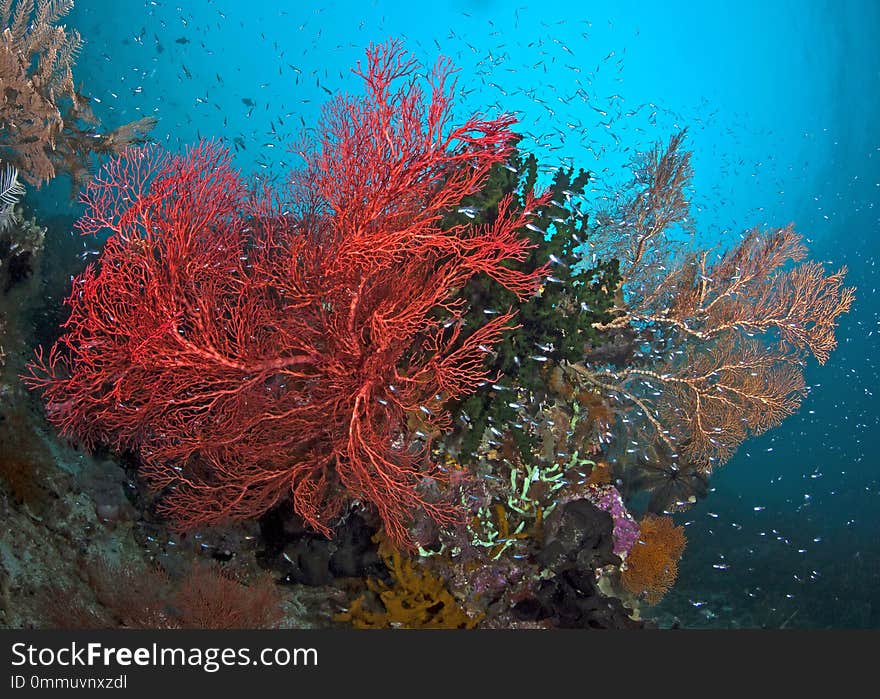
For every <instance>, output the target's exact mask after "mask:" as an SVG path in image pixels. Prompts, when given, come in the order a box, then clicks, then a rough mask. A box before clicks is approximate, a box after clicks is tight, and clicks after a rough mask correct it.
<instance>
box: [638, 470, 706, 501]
mask: <svg viewBox="0 0 880 699" xmlns="http://www.w3.org/2000/svg"><path fill="white" fill-rule="evenodd" d="M635 479H636V481H637V482H636V483H635V484H634V485H635V487H636V489H637V490H643V491H647V492H649V493H650V494H651V499H650V501H649V502H648V511H649V512H654V513H658V514H662V513H664V512H681V511H682V510H686V509H687V508H689V507H690V506H691V505H693V504H694V503H695V502H697V500H701V499H702V498H704V497H706V494H707V492H708V490H709V478H708V476H707V474H706V472H705V471H703V470H702V469H700V468H699V467H698V466H697V465H696V464H694V463H692V462H688V461H683V460H680V459H679V460H669V459H663V458H656V459H654V458H652V459H647V460H644V461H642V462H641V463H640V464H639V466H638V468H637V470H636V475H635Z"/></svg>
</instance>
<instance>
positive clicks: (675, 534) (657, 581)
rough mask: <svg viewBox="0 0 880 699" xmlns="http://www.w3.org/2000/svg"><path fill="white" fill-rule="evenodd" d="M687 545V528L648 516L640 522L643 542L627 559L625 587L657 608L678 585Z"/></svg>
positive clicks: (663, 518)
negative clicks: (676, 584) (671, 589)
mask: <svg viewBox="0 0 880 699" xmlns="http://www.w3.org/2000/svg"><path fill="white" fill-rule="evenodd" d="M686 543H687V539H686V538H685V535H684V527H677V526H675V523H674V522H673V521H672V518H671V517H658V516H657V515H651V514H649V515H645V517H644V518H642V520H641V521H640V522H639V538H638V540H637V541H636V543H635V545H634V546H633V547H632V550H631V551H630V552H629V555H628V556H627V557H626V567H625V568H624V569H623V572H622V574H621V577H620V581H621V583H622V584H623V586H624V587H625V588H626V589H627V590H629V591H630V592H632V593H633V594H634V595H637V596H644V598H645V601H646V602H648V604H657V602H659V601H660V600H661V599H663V596H664V595H665V594H666V593H667V592H668V591H669V588H671V587H672V585H673V583H674V582H675V578H676V577H677V575H678V561H679V559H680V558H681V554H682V553H683V552H684V547H685V544H686Z"/></svg>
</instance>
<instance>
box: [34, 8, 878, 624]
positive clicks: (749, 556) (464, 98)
mask: <svg viewBox="0 0 880 699" xmlns="http://www.w3.org/2000/svg"><path fill="white" fill-rule="evenodd" d="M64 23H65V24H67V25H68V26H71V27H75V28H77V29H78V30H79V31H80V32H81V34H82V35H83V37H84V38H85V45H84V47H83V49H82V51H81V54H80V56H79V58H78V60H77V71H76V77H77V80H78V81H81V82H82V83H83V84H84V85H85V86H86V88H87V92H88V94H89V95H90V96H91V97H92V98H93V105H92V106H93V108H94V110H95V112H96V114H97V115H98V116H99V117H100V118H101V119H102V121H103V123H104V124H106V125H108V126H115V125H117V124H121V123H123V122H128V121H132V120H134V119H137V118H139V117H142V116H155V117H158V119H159V122H158V125H157V126H156V128H155V129H154V130H153V132H152V134H151V135H152V137H153V138H154V139H156V140H157V141H159V142H160V143H163V144H165V145H166V146H167V147H168V148H169V149H171V150H174V151H177V150H181V149H182V148H183V147H184V146H185V145H186V144H190V143H193V142H195V141H197V140H198V139H199V138H201V137H207V138H218V139H223V140H224V142H225V143H226V144H227V145H228V146H229V147H230V148H232V149H233V150H234V154H235V165H236V166H237V167H239V168H241V169H242V170H243V171H244V172H246V173H254V174H257V175H259V176H263V177H266V178H267V179H270V180H272V179H273V178H275V177H277V176H278V175H279V174H280V173H282V172H283V170H284V168H285V167H286V166H290V165H291V164H292V163H293V162H294V160H295V156H293V155H292V154H290V153H289V152H288V150H287V146H288V144H289V143H290V142H292V141H293V140H294V139H295V138H296V136H297V134H298V133H299V132H300V131H301V130H302V128H303V127H304V126H308V125H311V124H314V123H315V122H316V120H317V118H318V116H319V109H320V106H321V105H322V104H323V103H324V102H325V101H326V100H327V99H328V98H329V97H330V95H331V94H335V93H336V92H337V91H355V92H357V91H358V90H359V89H360V87H359V85H358V79H357V78H356V77H355V76H353V75H352V74H351V70H350V68H351V66H353V65H355V64H356V62H357V61H358V60H362V57H363V51H364V48H365V47H366V46H367V45H368V44H369V43H370V42H378V41H384V40H385V39H387V38H389V37H400V38H402V39H403V40H404V45H405V47H406V49H407V50H410V51H413V52H415V54H416V55H417V56H418V58H419V60H420V61H422V62H423V63H424V64H426V65H430V64H431V63H432V62H433V60H434V59H435V57H436V56H438V55H440V54H442V55H446V56H449V57H450V58H452V60H453V62H454V64H455V65H456V67H457V68H458V69H459V73H458V85H457V89H458V91H459V94H460V95H461V98H460V101H459V102H458V103H457V105H456V109H457V110H460V111H461V113H468V112H470V111H473V110H479V111H484V112H487V113H488V114H490V115H496V114H497V113H499V112H501V111H516V112H517V116H518V118H519V120H520V124H519V125H518V127H517V128H518V129H522V130H523V131H524V132H525V133H526V135H527V137H528V139H529V142H528V147H529V148H530V150H532V151H534V152H536V153H537V154H539V156H543V157H542V162H545V163H547V164H551V165H553V164H559V163H566V162H568V160H561V158H563V157H564V158H567V159H571V161H572V162H573V164H574V165H576V166H579V167H585V168H590V169H591V170H592V171H593V174H594V175H595V176H596V177H597V179H596V180H595V182H594V183H593V187H594V190H593V195H594V196H595V197H596V198H597V199H601V197H602V195H603V192H607V191H611V190H613V188H614V187H615V185H619V184H620V182H622V181H624V180H625V179H626V177H627V174H626V172H624V165H625V163H626V162H628V160H629V159H630V157H631V155H632V153H633V152H634V151H635V150H636V149H645V148H647V147H649V146H650V144H652V143H653V142H655V141H658V140H665V139H667V138H668V137H669V136H670V135H671V134H672V133H674V132H676V131H678V130H680V129H682V128H687V129H688V148H690V149H692V150H693V153H694V155H693V160H692V163H693V167H694V171H695V176H694V180H693V188H694V192H695V195H694V206H693V209H692V211H693V213H694V219H695V220H694V222H695V224H696V228H697V230H698V232H699V235H700V238H701V242H702V243H705V244H708V245H709V246H712V245H716V244H717V245H721V246H724V245H725V244H726V242H725V241H729V240H730V239H731V237H732V236H735V235H736V234H738V233H740V232H741V231H743V230H745V229H747V228H750V227H752V226H755V225H767V226H771V225H773V226H782V225H785V224H787V223H789V222H794V223H795V225H796V229H797V230H798V231H799V232H801V233H802V234H803V235H804V236H805V237H806V239H807V242H808V243H809V246H810V251H811V255H812V256H813V257H814V258H815V259H818V260H821V261H824V262H827V263H828V264H829V265H830V266H831V267H833V268H837V267H839V266H841V265H846V266H847V267H848V268H849V275H848V277H847V284H849V285H853V286H856V287H857V289H858V296H857V300H856V303H855V304H854V306H853V308H852V310H851V312H850V313H849V314H847V315H845V316H843V317H842V319H841V322H840V327H839V330H838V339H839V347H838V349H837V350H836V351H835V352H834V353H833V355H832V357H831V359H830V360H829V362H828V363H827V364H826V365H825V366H823V367H818V366H816V365H815V364H810V365H808V366H807V367H806V369H805V373H806V379H807V383H808V385H809V386H810V393H809V396H808V397H807V399H806V400H805V401H804V403H803V406H802V408H801V410H800V411H799V412H798V413H797V414H796V415H794V416H792V417H790V418H788V419H787V420H785V421H784V422H783V423H782V425H781V426H780V427H777V428H775V429H773V430H771V431H770V432H768V433H767V434H765V435H763V436H761V437H757V438H751V439H749V440H748V441H747V442H746V443H745V444H743V446H742V447H741V448H740V450H739V451H738V453H737V454H736V455H735V456H734V458H733V459H731V461H730V462H729V463H727V464H726V465H725V466H723V467H721V468H719V469H718V470H717V471H716V472H715V473H714V474H713V477H712V480H711V488H712V491H711V492H710V494H709V496H708V497H707V498H706V499H704V500H702V501H701V502H699V503H698V504H697V505H696V506H694V507H693V508H692V509H690V510H689V511H687V512H685V513H681V514H678V515H676V516H675V519H676V522H677V523H679V524H684V525H686V531H687V539H688V546H687V549H686V551H685V554H684V557H683V559H682V561H681V563H680V566H679V574H678V580H677V583H676V585H675V587H674V588H673V589H672V590H671V591H670V593H669V594H668V595H667V596H666V598H665V599H664V600H663V601H662V602H661V603H660V605H658V606H657V607H656V608H655V609H654V610H653V611H652V615H653V616H654V617H656V618H657V620H658V621H659V623H660V624H661V625H664V626H670V625H673V624H676V623H677V624H680V625H682V626H685V627H701V628H702V627H708V628H731V627H734V628H735V627H743V626H748V627H754V626H763V627H772V628H775V627H781V626H785V627H831V626H835V627H839V626H845V627H878V626H880V517H878V514H880V506H878V497H880V475H878V474H880V470H878V465H880V457H878V454H877V449H876V445H877V444H878V442H880V428H878V418H880V413H878V405H877V399H876V397H875V395H874V392H875V391H876V390H877V384H878V378H880V372H878V366H877V349H878V345H877V340H878V337H877V332H878V330H880V328H878V307H880V301H878V300H877V297H876V288H877V272H876V267H875V251H876V250H877V235H878V219H880V208H878V204H880V135H878V130H877V126H876V125H877V124H878V123H880V50H878V48H877V47H878V39H880V3H877V2H871V1H864V2H768V1H766V0H765V1H760V2H750V1H740V2H717V3H715V2H707V3H703V4H697V5H695V4H693V3H689V2H671V1H670V2H658V3H643V2H602V3H598V2H586V3H572V4H570V5H566V4H549V3H533V2H452V3H447V2H435V3H433V4H431V5H429V6H426V7H417V6H416V4H415V3H408V2H405V3H397V2H320V3H313V2H268V1H264V0H252V1H251V2H248V3H238V2H226V1H223V0H217V1H216V2H211V1H208V0H205V1H203V2H189V3H173V2H164V1H158V0H157V1H149V0H148V1H146V2H141V1H139V0H79V1H78V2H77V4H76V7H75V8H74V10H73V12H72V13H71V14H70V15H69V16H68V17H67V18H66V19H65V21H64ZM62 179H63V178H62ZM29 201H31V202H32V203H34V204H35V205H36V206H37V207H38V210H39V211H40V212H41V214H42V215H43V216H46V217H51V216H52V215H55V214H59V215H65V214H69V213H71V209H70V206H71V205H70V202H69V184H68V183H66V182H53V183H52V184H51V185H50V186H48V187H45V188H44V189H43V190H41V191H40V192H39V193H37V194H35V195H30V194H29ZM67 242H68V244H71V242H72V244H74V245H84V243H81V242H79V241H78V240H75V236H74V234H72V233H71V238H70V240H69V241H67ZM61 244H62V242H61V241H57V240H56V241H53V240H52V239H50V238H48V237H47V249H48V248H51V247H52V246H53V245H61Z"/></svg>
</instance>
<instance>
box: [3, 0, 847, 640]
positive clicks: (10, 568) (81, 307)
mask: <svg viewBox="0 0 880 699" xmlns="http://www.w3.org/2000/svg"><path fill="white" fill-rule="evenodd" d="M69 6H70V3H69V2H57V3H49V2H44V1H42V0H37V2H36V3H34V2H25V1H24V0H19V1H18V2H17V3H16V2H7V3H6V4H5V5H4V6H3V7H5V8H6V9H5V10H4V11H3V12H5V14H4V16H3V17H2V19H4V20H5V21H6V23H7V24H8V25H9V26H8V28H7V29H6V30H5V32H4V34H3V39H2V40H3V42H5V43H4V44H3V51H5V53H0V82H2V84H3V85H4V86H6V88H5V89H6V91H7V96H8V98H9V99H8V100H7V103H6V104H5V105H3V108H4V109H6V110H7V112H6V113H4V112H3V111H2V110H0V124H3V126H2V127H0V128H2V130H3V131H4V133H5V132H7V131H8V132H9V134H10V137H9V138H8V139H6V141H4V143H8V145H4V146H3V148H4V149H5V150H2V151H0V155H2V157H3V158H4V160H8V161H9V163H10V164H11V165H12V166H17V167H19V168H20V171H21V176H22V178H23V179H24V180H25V181H27V182H30V183H39V182H42V181H45V180H46V179H49V178H50V177H52V176H54V174H55V172H56V169H63V170H65V171H67V172H69V173H71V174H72V175H73V177H74V181H75V182H77V181H79V179H80V178H81V177H84V176H85V175H86V173H87V163H88V161H89V159H90V158H91V156H92V155H94V154H106V153H109V154H114V153H117V152H118V151H119V150H120V149H121V148H123V147H124V146H125V145H126V144H127V143H129V142H131V141H138V140H140V139H142V138H143V137H144V136H145V130H148V128H149V127H150V126H151V124H150V123H142V122H135V123H134V124H130V125H127V126H126V127H122V130H118V131H117V132H112V133H110V134H104V135H100V134H96V133H94V132H91V131H89V130H88V129H87V128H86V127H85V126H84V124H85V123H86V122H87V120H88V118H89V113H88V107H87V100H86V99H85V98H84V97H82V95H80V94H79V93H77V92H76V91H74V90H73V84H72V75H71V70H72V66H73V59H74V56H75V52H76V46H77V45H78V43H79V36H78V35H77V34H76V33H75V32H68V31H67V30H65V29H64V28H62V27H58V26H56V25H57V21H58V19H59V18H60V17H62V16H63V14H64V12H66V11H67V10H68V9H69ZM13 8H14V9H13ZM420 69H421V68H420V66H419V65H418V63H417V62H416V61H415V59H414V58H412V57H411V56H409V55H408V54H406V53H405V52H404V51H403V49H402V48H401V45H400V43H399V42H396V41H391V42H389V43H386V44H383V45H379V46H371V47H370V48H369V49H368V51H367V58H366V63H365V65H363V66H361V65H359V66H358V68H357V69H356V71H355V72H356V73H357V75H359V76H360V78H361V79H362V81H363V86H364V89H365V94H364V95H363V96H361V97H353V96H339V97H337V98H335V99H334V100H332V101H331V102H330V103H329V104H328V105H327V107H326V108H325V110H324V112H323V115H322V119H321V121H320V123H319V125H318V129H317V130H316V131H315V132H314V134H316V135H314V134H313V137H312V138H311V139H309V138H306V139H304V140H303V142H302V144H301V145H300V146H299V153H300V155H301V156H302V158H303V160H304V165H303V166H302V168H301V169H299V170H296V171H294V172H292V173H290V177H289V181H288V186H287V188H286V189H284V190H283V194H279V193H278V192H276V191H274V190H272V189H270V188H269V187H267V186H266V185H265V184H264V183H260V184H255V185H251V184H249V182H248V181H247V180H246V179H245V177H244V176H242V175H241V174H240V173H239V172H237V171H236V170H235V169H233V167H232V165H231V157H230V154H229V152H228V151H227V150H225V149H224V148H222V147H220V146H219V145H217V144H215V143H213V142H209V141H203V142H201V143H200V144H199V145H197V146H196V147H194V148H191V149H190V150H188V151H187V152H186V153H184V154H182V155H174V154H170V153H167V152H165V151H164V150H162V149H161V148H158V147H156V146H149V147H140V148H127V149H125V150H124V152H123V153H122V155H121V156H120V157H112V158H111V159H110V161H109V162H108V163H107V164H106V166H105V167H104V168H103V169H102V170H101V171H100V172H99V173H98V174H97V175H96V176H94V177H92V178H91V179H90V182H89V183H88V185H87V186H86V189H85V192H84V195H83V203H84V204H85V213H84V214H83V215H82V216H81V217H80V218H79V220H78V222H77V224H76V230H77V231H78V232H79V233H84V234H88V235H89V236H90V237H91V239H92V240H93V241H94V240H98V239H99V238H102V237H103V236H104V235H105V234H109V238H108V239H107V242H106V244H104V246H103V248H102V249H101V250H100V254H99V255H98V256H97V257H96V259H95V261H94V262H93V263H92V264H90V265H88V266H87V267H86V268H85V270H84V271H82V272H81V273H79V274H75V276H74V277H73V281H72V284H73V287H72V289H71V291H70V294H69V296H68V300H67V307H68V308H69V311H70V316H69V318H67V319H66V320H65V321H64V322H63V328H62V331H61V335H60V337H58V336H57V334H53V333H54V332H55V331H54V330H52V331H51V332H50V331H47V334H46V335H44V336H42V337H46V338H48V339H47V344H49V343H52V346H51V349H49V350H43V349H39V350H38V351H37V354H36V357H35V358H34V359H33V360H32V361H31V362H30V364H28V365H27V367H23V366H22V365H21V362H22V361H23V360H22V357H23V356H24V354H25V353H24V351H18V350H19V349H20V348H22V347H24V346H27V345H29V343H30V334H29V333H30V330H28V331H26V330H25V325H24V323H22V317H15V318H12V317H10V318H9V321H10V322H9V323H8V327H7V335H6V338H5V339H4V340H3V344H5V345H6V346H7V349H9V348H10V347H12V348H13V349H14V351H12V352H10V358H9V363H8V365H7V366H6V367H5V368H4V375H3V376H4V383H3V394H2V397H3V399H4V401H6V402H8V403H10V404H12V403H17V402H18V401H19V400H20V398H21V396H20V394H21V392H22V388H21V385H20V384H18V383H16V381H17V379H16V378H15V374H18V373H19V372H20V373H22V375H23V376H22V378H23V379H24V382H25V383H26V385H27V386H28V387H29V388H31V389H38V390H39V391H40V392H41V393H42V396H43V399H44V404H45V417H46V418H47V419H48V421H49V423H51V425H53V426H54V427H56V428H58V430H59V431H60V433H61V435H62V436H63V437H65V438H68V439H71V440H74V443H73V444H62V443H60V442H59V441H57V440H56V439H54V438H53V436H52V435H51V434H50V432H49V430H48V428H47V427H46V426H45V425H44V424H43V423H42V422H41V421H40V418H39V417H38V416H37V415H35V414H34V413H33V412H32V411H29V410H19V411H18V412H16V411H14V410H11V409H8V406H7V405H5V403H0V407H2V408H3V410H2V413H0V415H2V417H3V422H2V424H0V496H2V497H0V506H2V507H3V514H4V527H3V530H2V532H0V601H2V602H3V603H4V604H3V605H0V608H3V609H4V610H5V611H4V613H3V617H2V618H0V622H2V623H3V624H6V625H15V626H47V625H49V626H68V627H70V626H72V627H80V626H85V627H90V628H118V627H126V628H257V627H259V628H267V627H291V626H321V625H323V626H326V625H330V624H331V623H336V624H348V625H352V626H356V627H361V628H475V627H482V628H550V627H554V628H597V629H599V628H601V629H623V628H643V627H645V626H647V625H650V623H649V622H646V621H645V620H643V619H642V612H643V610H642V606H643V605H654V604H656V603H657V602H658V601H660V599H661V598H662V597H663V596H664V595H665V594H666V593H667V592H668V591H669V590H670V589H671V587H672V585H673V583H674V582H675V579H676V576H677V573H678V562H679V560H680V558H681V557H682V555H683V552H684V548H685V543H686V539H685V535H684V529H683V527H681V526H677V525H676V523H675V520H673V519H672V517H671V516H670V515H671V514H672V513H675V512H678V511H681V510H684V509H686V508H687V507H689V506H691V505H693V504H694V503H695V502H696V501H697V500H699V499H701V498H703V497H705V496H706V495H707V493H708V491H709V487H708V483H709V477H710V475H711V473H712V471H713V469H714V468H715V467H716V466H719V465H720V464H723V463H724V462H726V461H727V460H728V459H729V458H730V456H731V455H732V454H733V453H734V451H735V450H736V449H737V448H738V447H739V445H740V444H741V443H742V442H743V441H744V440H746V439H747V438H748V437H750V436H751V435H755V434H760V433H762V432H764V431H766V430H768V429H770V428H772V427H774V426H775V425H777V424H779V423H780V422H781V421H782V420H783V419H785V418H786V417H787V416H789V415H790V414H792V413H793V412H794V411H796V410H797V409H798V407H799V406H800V404H801V401H802V400H803V399H804V397H805V395H806V386H805V382H804V378H803V373H802V364H803V363H804V362H806V361H807V359H808V358H809V357H810V356H812V357H815V359H816V360H817V361H818V362H819V363H824V362H825V361H826V360H827V359H828V358H829V356H830V353H831V352H832V351H833V349H834V348H835V346H836V338H835V331H836V325H837V322H838V319H839V318H840V316H841V314H843V313H845V312H847V311H848V310H849V308H850V306H851V304H852V303H853V300H854V291H853V290H852V289H850V288H847V287H845V286H844V276H845V270H843V269H842V270H839V271H837V272H831V273H829V272H827V271H826V270H825V269H824V268H823V266H822V265H820V264H818V263H815V262H809V261H805V258H806V255H807V251H806V248H805V246H804V244H803V241H802V238H801V237H800V236H799V235H798V234H797V233H795V231H794V229H793V227H791V226H788V227H784V228H777V229H772V230H767V231H760V230H753V231H750V232H747V233H745V234H744V235H743V237H742V239H740V240H738V241H736V242H735V243H734V244H732V245H730V246H728V247H727V248H725V249H722V250H720V251H718V252H715V251H706V250H697V251H693V250H691V249H690V248H689V235H690V233H691V225H692V224H691V220H690V214H689V212H690V201H689V198H690V197H689V187H690V180H691V177H692V171H691V164H690V153H689V152H688V151H687V150H686V149H685V134H684V132H682V133H679V134H676V135H674V136H673V137H672V138H671V139H670V141H669V142H668V144H666V145H663V144H658V145H656V146H655V147H653V148H652V149H651V150H650V151H649V152H648V153H646V154H645V155H644V156H643V157H641V158H640V159H638V160H636V161H635V162H634V163H633V168H634V176H635V177H634V181H633V182H632V183H631V184H630V185H629V186H627V187H625V188H624V189H623V190H622V191H621V192H620V193H619V196H618V197H617V199H616V201H615V205H614V207H613V209H612V210H609V211H595V212H590V213H589V214H588V210H589V209H590V203H589V201H588V197H587V191H588V185H589V184H590V181H591V176H590V174H589V173H587V172H586V171H584V170H578V169H576V168H574V167H570V166H566V167H564V168H556V169H548V168H541V169H540V171H542V172H547V173H548V175H549V180H550V182H549V186H548V188H547V190H546V191H544V192H543V193H536V188H537V187H538V180H539V165H538V161H537V160H536V158H535V157H534V156H533V155H531V154H529V153H527V152H525V151H524V150H522V149H521V143H522V142H521V141H520V140H519V138H518V136H517V135H516V133H515V132H514V122H515V120H514V119H513V118H512V117H510V116H506V115H505V116H501V117H498V118H495V119H485V118H483V117H481V116H473V117H471V118H469V119H466V120H465V121H464V122H463V123H461V124H459V125H457V126H454V125H451V124H452V113H453V112H452V110H453V97H454V95H455V90H454V83H453V81H452V77H451V76H452V66H451V64H450V63H449V62H447V61H446V60H445V59H444V60H441V61H439V62H438V64H437V65H436V66H435V68H434V70H433V71H432V72H431V74H430V76H429V82H430V85H431V88H430V91H426V90H425V89H424V88H423V87H422V83H421V81H420V78H419V71H420ZM6 73H9V76H11V77H7V76H6ZM50 98H51V99H50ZM56 98H57V99H58V100H59V101H60V102H61V103H63V108H62V105H61V104H60V103H58V102H56V101H55V99H56ZM10 109H12V110H18V111H17V112H15V114H17V115H18V116H16V117H15V118H14V119H13V118H12V117H9V116H8V114H9V113H11V112H8V110H10ZM28 110H30V111H31V112H33V115H32V116H30V117H27V116H25V117H24V118H20V117H22V115H26V114H29V113H30V112H29V111H28ZM53 110H54V111H53ZM62 115H63V116H62ZM4 119H6V121H3V120H4ZM13 127H14V128H13ZM15 129H18V131H16V130H15ZM5 173H6V174H5V175H3V176H2V177H0V224H2V225H0V229H2V230H0V261H2V272H3V274H4V275H5V276H4V279H3V287H4V298H6V299H8V301H7V302H8V303H15V302H17V300H18V299H20V298H22V297H24V296H28V297H29V298H31V299H33V298H35V295H34V294H33V287H34V285H35V284H36V280H35V279H34V276H35V275H34V271H35V270H36V269H37V268H36V266H35V265H34V261H35V259H36V258H37V256H38V254H39V253H40V250H41V246H42V242H43V235H44V233H45V229H43V228H41V227H40V226H39V225H38V224H37V222H36V221H34V220H31V221H30V222H28V221H25V217H24V215H23V213H22V212H23V209H22V208H21V205H20V204H19V203H18V199H19V198H20V196H21V187H20V185H19V183H18V180H17V176H16V170H15V169H14V168H10V169H7V170H5ZM93 244H94V245H97V243H93ZM94 251H95V252H97V248H96V249H95V250H94ZM90 252H91V250H90ZM83 264H84V263H83ZM80 269H81V268H80ZM67 271H68V268H67V267H65V268H64V274H63V275H61V274H60V272H59V271H58V270H57V269H56V270H55V272H54V273H55V274H59V275H60V276H63V277H64V279H63V280H62V281H66V278H67V276H68V274H67ZM28 285H30V286H28ZM58 286H59V287H60V286H61V284H60V283H59V285H58ZM51 293H53V294H55V296H48V297H47V298H57V295H58V294H60V293H61V292H59V291H58V290H57V289H56V290H53V291H52V292H51ZM47 313H50V314H51V313H54V314H58V313H59V311H58V310H57V309H49V310H48V311H47ZM47 317H51V318H52V320H53V321H54V320H55V319H56V317H57V316H56V315H52V316H47ZM36 322H42V323H43V324H44V325H45V324H46V323H48V321H46V320H45V318H44V319H43V320H42V321H36ZM37 332H40V330H37ZM56 338H58V339H57V341H55V340H56ZM22 405H26V403H23V402H22ZM75 449H80V450H81V451H80V452H77V451H75ZM661 515H662V516H661ZM637 518H638V519H637ZM40 532H43V533H44V536H42V538H41V539H40V544H39V545H38V546H35V545H32V546H26V545H25V543H26V542H27V540H28V539H27V537H32V538H33V540H34V541H36V540H37V538H38V534H39V533H40ZM45 576H50V578H49V579H54V580H55V585H54V586H52V585H50V586H47V585H46V578H45ZM120 581H122V584H120ZM39 589H43V590H46V591H47V592H45V593H44V594H43V595H40V594H38V593H37V592H36V591H37V590H39ZM62 595H63V596H64V597H65V598H68V599H70V600H72V602H71V604H70V605H69V606H68V607H65V608H64V609H61V610H59V609H58V608H57V605H54V604H53V600H54V599H57V598H58V597H59V596H62ZM338 610H342V611H341V612H339V613H337V614H335V616H332V615H333V614H334V612H338ZM59 612H60V614H59ZM331 617H332V618H331Z"/></svg>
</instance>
